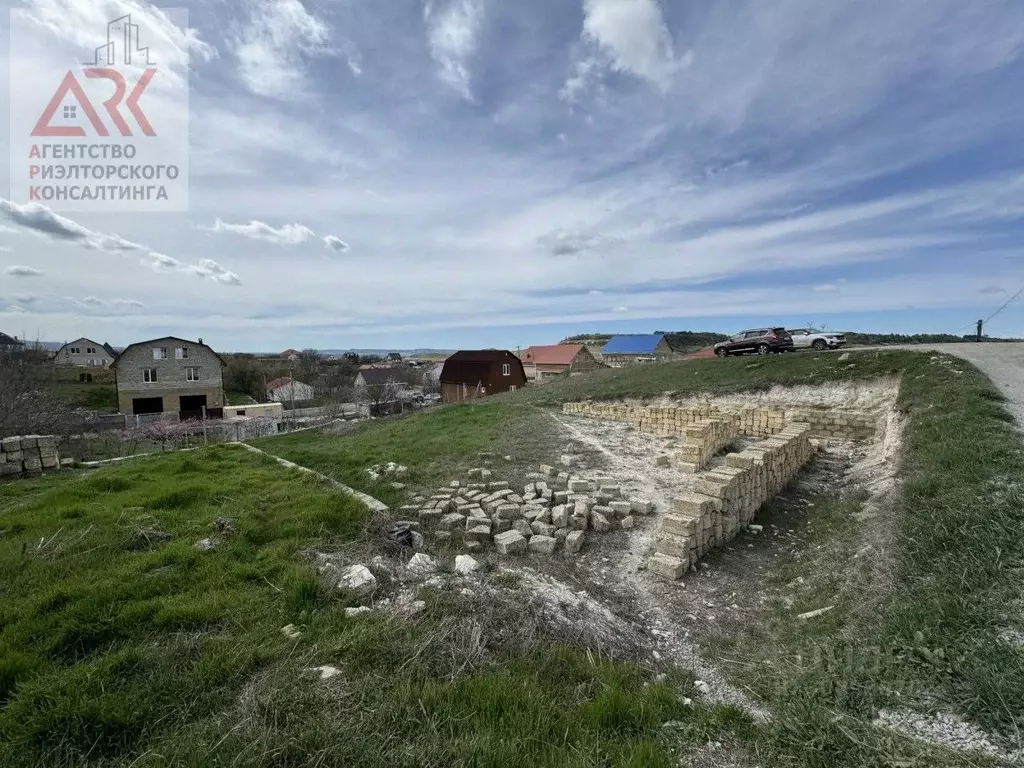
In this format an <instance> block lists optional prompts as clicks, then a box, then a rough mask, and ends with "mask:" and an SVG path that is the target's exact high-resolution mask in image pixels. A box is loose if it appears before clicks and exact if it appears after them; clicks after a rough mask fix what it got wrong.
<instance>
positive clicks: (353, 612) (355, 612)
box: [345, 605, 371, 619]
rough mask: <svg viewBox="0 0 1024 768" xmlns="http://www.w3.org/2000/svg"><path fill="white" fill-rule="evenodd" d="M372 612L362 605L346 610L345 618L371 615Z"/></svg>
mask: <svg viewBox="0 0 1024 768" xmlns="http://www.w3.org/2000/svg"><path fill="white" fill-rule="evenodd" d="M370 610H371V609H370V608H367V607H366V606H365V605H360V606H358V607H356V608H346V609H345V616H346V617H347V618H349V619H351V618H353V617H355V616H362V615H363V614H364V613H370Z"/></svg>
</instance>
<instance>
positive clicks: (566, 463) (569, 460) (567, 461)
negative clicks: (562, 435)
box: [558, 453, 576, 467]
mask: <svg viewBox="0 0 1024 768" xmlns="http://www.w3.org/2000/svg"><path fill="white" fill-rule="evenodd" d="M558 460H559V462H561V464H562V466H563V467H571V466H572V465H573V462H574V461H575V460H576V457H575V456H570V455H569V454H567V453H563V454H562V455H561V456H559V457H558Z"/></svg>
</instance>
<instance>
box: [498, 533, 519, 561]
mask: <svg viewBox="0 0 1024 768" xmlns="http://www.w3.org/2000/svg"><path fill="white" fill-rule="evenodd" d="M494 545H495V546H496V547H497V548H498V552H499V553H500V554H502V555H516V554H520V553H522V552H525V551H526V547H527V540H526V537H524V536H523V535H522V534H520V533H519V532H518V531H506V532H505V533H499V534H498V535H497V536H495V537H494Z"/></svg>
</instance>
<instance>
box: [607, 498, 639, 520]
mask: <svg viewBox="0 0 1024 768" xmlns="http://www.w3.org/2000/svg"><path fill="white" fill-rule="evenodd" d="M608 506H609V507H611V508H612V512H613V513H614V514H615V516H616V517H626V516H627V515H629V513H630V512H632V511H633V504H632V503H630V502H628V501H613V502H612V503H611V504H609V505H608Z"/></svg>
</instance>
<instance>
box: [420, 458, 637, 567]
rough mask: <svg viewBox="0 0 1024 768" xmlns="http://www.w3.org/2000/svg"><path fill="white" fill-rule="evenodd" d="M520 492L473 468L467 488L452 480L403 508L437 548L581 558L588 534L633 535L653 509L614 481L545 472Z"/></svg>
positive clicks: (546, 469) (545, 469) (551, 469)
mask: <svg viewBox="0 0 1024 768" xmlns="http://www.w3.org/2000/svg"><path fill="white" fill-rule="evenodd" d="M531 476H532V477H536V478H538V479H536V480H535V481H534V482H531V483H528V484H527V485H526V486H525V487H524V488H523V491H522V493H519V492H518V491H515V490H513V489H512V488H511V486H510V484H509V483H508V482H507V481H505V480H494V479H493V472H492V470H490V469H487V468H478V469H471V470H470V471H469V481H468V482H464V481H461V480H453V481H452V482H451V483H450V484H449V485H448V487H446V488H441V489H439V490H438V491H437V492H436V493H435V494H433V495H431V496H430V497H424V496H419V497H416V498H414V499H413V501H414V502H416V503H415V504H411V505H407V506H404V507H402V508H401V512H402V513H403V514H405V515H406V516H413V515H415V516H417V517H418V518H419V520H420V521H421V522H422V524H423V525H424V527H429V528H431V529H433V531H434V537H435V539H436V540H438V541H449V540H460V541H461V542H462V544H463V545H464V546H465V548H466V549H467V550H468V551H470V552H475V551H480V550H482V549H484V548H486V547H488V546H490V545H492V544H493V545H494V547H495V549H496V550H497V551H498V553H499V554H502V555H515V554H520V553H523V552H535V553H538V554H548V555H549V554H552V553H554V552H556V551H557V550H559V549H561V550H563V551H564V552H566V553H567V554H576V553H578V552H579V551H580V550H581V549H582V548H583V543H584V538H585V536H586V534H587V532H593V533H607V532H609V531H614V530H629V529H631V528H633V527H634V526H635V525H636V517H637V516H639V515H649V514H651V513H652V512H653V511H654V504H653V503H652V502H648V501H639V500H633V501H630V500H628V499H627V498H625V496H624V495H623V493H622V489H621V487H620V486H619V484H618V483H616V482H615V481H614V480H613V479H610V478H600V479H591V480H588V479H584V478H582V477H578V476H577V475H575V474H571V473H569V472H567V471H564V470H559V469H558V468H556V467H551V466H546V465H541V467H540V472H538V473H535V474H534V475H531Z"/></svg>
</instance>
